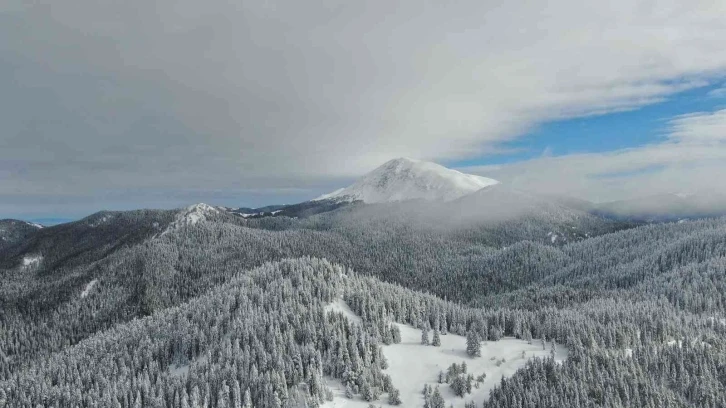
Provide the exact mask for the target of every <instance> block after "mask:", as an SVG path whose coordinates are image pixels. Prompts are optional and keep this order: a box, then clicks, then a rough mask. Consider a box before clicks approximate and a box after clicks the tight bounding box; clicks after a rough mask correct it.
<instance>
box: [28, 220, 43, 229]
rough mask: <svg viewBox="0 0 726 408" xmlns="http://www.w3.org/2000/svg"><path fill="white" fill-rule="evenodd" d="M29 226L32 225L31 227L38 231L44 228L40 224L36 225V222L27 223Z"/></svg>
mask: <svg viewBox="0 0 726 408" xmlns="http://www.w3.org/2000/svg"><path fill="white" fill-rule="evenodd" d="M27 224H28V225H30V226H31V227H35V228H37V229H41V228H43V226H42V225H40V224H38V223H35V222H29V223H27Z"/></svg>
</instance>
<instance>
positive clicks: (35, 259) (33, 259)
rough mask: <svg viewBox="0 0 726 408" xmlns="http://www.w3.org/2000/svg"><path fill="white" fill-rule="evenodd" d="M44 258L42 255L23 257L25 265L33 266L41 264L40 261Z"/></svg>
mask: <svg viewBox="0 0 726 408" xmlns="http://www.w3.org/2000/svg"><path fill="white" fill-rule="evenodd" d="M42 260H43V257H42V256H40V255H25V256H24V257H23V266H25V267H28V268H31V267H34V266H38V265H40V261H42Z"/></svg>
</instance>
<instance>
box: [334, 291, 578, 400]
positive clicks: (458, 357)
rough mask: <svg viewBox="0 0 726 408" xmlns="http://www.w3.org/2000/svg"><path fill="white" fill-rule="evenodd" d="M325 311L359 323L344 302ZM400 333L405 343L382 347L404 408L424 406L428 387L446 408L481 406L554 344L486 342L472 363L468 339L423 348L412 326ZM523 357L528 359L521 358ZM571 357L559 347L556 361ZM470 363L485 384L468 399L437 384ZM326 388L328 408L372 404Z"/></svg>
mask: <svg viewBox="0 0 726 408" xmlns="http://www.w3.org/2000/svg"><path fill="white" fill-rule="evenodd" d="M326 310H334V311H340V312H343V313H344V314H345V315H346V316H348V317H349V318H351V320H352V321H354V322H360V318H359V317H358V316H356V315H355V314H354V313H353V311H352V310H350V308H349V307H348V306H347V305H346V304H345V302H343V301H342V300H337V301H335V302H333V303H332V304H330V305H328V307H327V308H326ZM398 326H399V328H400V329H401V343H399V344H392V345H389V346H383V354H384V355H385V356H386V358H387V359H388V363H389V367H388V369H386V370H385V372H386V373H388V374H389V375H390V376H391V379H392V380H393V385H394V386H395V387H396V388H398V389H399V390H400V391H401V400H402V401H403V404H402V405H401V406H403V407H422V406H423V403H424V400H423V394H422V390H423V387H424V384H429V385H431V386H433V387H434V388H436V386H438V387H439V391H440V392H441V395H442V396H443V397H444V399H445V400H446V406H447V407H449V406H451V405H452V404H453V406H454V407H456V408H460V407H463V406H464V403H466V402H468V401H472V400H473V401H475V402H476V403H477V405H481V404H482V402H483V401H484V400H485V399H486V398H487V397H488V396H489V391H490V390H491V389H492V388H494V387H495V386H496V385H497V384H499V383H500V380H501V378H502V377H509V376H511V375H512V374H514V372H515V371H517V370H518V369H519V368H521V367H523V366H524V364H525V363H526V362H527V360H529V359H531V358H533V357H548V356H549V355H550V352H551V351H550V350H551V348H552V343H550V342H547V344H546V346H545V349H544V350H543V348H542V341H541V340H533V341H532V344H528V343H527V342H526V341H524V340H518V339H514V338H503V339H501V340H499V341H489V342H483V343H482V348H481V351H482V355H481V357H477V358H471V357H469V356H468V355H467V354H466V337H462V336H458V335H455V334H451V333H449V334H447V335H445V336H441V346H440V347H434V346H424V345H421V330H418V329H415V328H413V327H411V326H409V325H404V324H398ZM523 353H524V354H523ZM566 358H567V350H566V349H565V347H564V346H562V345H559V344H558V345H556V352H555V360H556V361H563V360H564V359H566ZM462 361H465V362H466V365H467V367H468V369H467V372H468V373H471V374H473V375H474V377H477V376H479V375H480V374H482V373H486V379H485V381H484V382H483V383H481V384H480V386H479V388H478V389H477V388H474V390H473V392H472V393H471V394H469V395H467V396H466V397H464V398H460V397H457V396H456V395H454V393H453V392H452V391H451V389H450V387H449V385H448V384H439V383H438V373H439V371H446V369H447V368H448V367H449V366H450V365H451V364H452V363H456V364H461V362H462ZM326 381H327V382H328V386H329V387H330V389H331V390H332V391H333V395H334V399H333V401H329V402H326V403H325V404H323V407H324V408H358V407H361V408H367V407H368V406H369V405H370V403H369V402H366V401H364V400H362V399H360V398H358V397H356V399H354V400H350V399H348V398H346V397H345V389H344V388H343V387H342V385H341V384H340V382H338V381H335V380H333V379H327V380H326ZM374 405H375V406H376V407H378V406H387V405H388V400H387V396H386V394H384V395H383V396H382V397H381V399H380V400H378V401H375V403H374Z"/></svg>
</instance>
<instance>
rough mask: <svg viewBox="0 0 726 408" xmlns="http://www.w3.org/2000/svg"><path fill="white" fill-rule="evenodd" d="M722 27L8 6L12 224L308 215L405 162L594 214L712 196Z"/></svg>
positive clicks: (634, 15)
mask: <svg viewBox="0 0 726 408" xmlns="http://www.w3.org/2000/svg"><path fill="white" fill-rule="evenodd" d="M152 9H153V10H154V12H153V13H148V11H149V10H152ZM724 14H726V4H718V3H713V4H711V3H706V2H688V3H684V4H672V5H669V6H664V5H662V4H658V3H657V2H653V3H644V4H640V5H639V6H638V7H634V6H633V5H631V4H630V3H628V2H625V1H622V2H620V3H618V4H617V5H614V6H613V5H602V4H600V5H587V6H585V5H582V4H580V3H579V2H574V1H558V2H554V3H550V4H540V5H532V4H529V3H526V2H509V3H506V4H503V5H500V4H495V3H493V2H474V1H464V2H461V3H456V4H453V3H451V4H449V3H447V4H435V3H420V2H414V1H409V0H403V1H401V2H399V3H397V6H396V7H389V5H386V6H379V5H375V4H367V5H363V4H345V5H334V4H329V3H325V2H313V3H310V4H306V5H305V6H302V5H299V4H296V3H294V2H286V1H268V2H264V4H262V3H260V4H258V3H256V2H242V3H240V4H237V5H232V4H225V3H212V4H207V5H204V6H203V7H202V6H200V5H198V4H196V3H194V2H188V1H182V2H181V3H174V4H173V6H172V4H170V3H166V2H165V1H164V0H156V1H154V2H151V3H149V2H142V1H140V0H132V1H129V2H124V3H122V4H114V5H112V6H110V7H101V6H98V5H87V4H84V3H83V2H76V1H73V2H70V3H66V4H63V5H55V4H50V5H45V6H41V5H31V4H24V3H23V2H20V1H11V2H10V3H8V4H5V5H2V6H0V19H2V21H6V22H7V23H8V24H0V49H1V50H2V51H3V55H4V62H5V63H4V64H3V65H2V67H0V72H2V73H3V74H4V75H2V76H0V87H2V89H3V90H4V92H3V93H2V95H1V96H0V105H2V106H3V109H2V110H0V120H2V122H3V124H4V129H3V132H2V133H1V134H0V175H1V176H0V198H1V200H0V214H1V215H2V216H3V217H11V218H17V219H28V220H38V219H48V218H54V219H79V218H81V217H82V216H84V215H88V214H92V213H94V212H97V211H99V210H101V209H104V208H105V209H109V210H129V209H138V208H181V207H186V206H188V205H190V204H192V203H197V202H208V203H212V204H214V205H222V206H232V207H239V206H250V207H260V206H264V205H270V204H275V203H298V202H302V201H306V200H309V199H312V198H315V197H318V196H320V195H321V194H324V193H328V192H331V191H334V190H336V189H337V188H340V187H344V186H347V185H350V184H352V182H353V181H354V180H356V179H357V178H358V177H360V176H361V175H363V174H365V173H367V172H368V171H370V170H372V169H373V168H375V167H376V166H378V165H379V164H381V163H383V162H385V161H387V160H390V159H392V158H395V157H416V158H418V159H421V160H426V161H432V162H435V163H439V164H441V165H443V166H445V167H448V168H453V169H457V170H460V171H462V172H465V173H470V174H476V175H481V176H485V177H491V178H493V179H496V180H499V181H501V182H502V183H505V184H507V185H510V186H512V187H514V188H517V189H520V190H522V191H527V192H531V193H536V194H549V193H551V194H554V195H562V196H568V197H572V198H576V199H582V200H587V201H590V202H594V203H603V202H611V201H618V200H627V199H633V198H637V197H648V196H652V195H657V194H665V193H676V194H678V193H684V194H687V193H696V192H699V191H709V190H713V181H712V180H719V179H722V178H724V177H726V51H724V49H723V47H722V44H721V43H722V41H720V38H723V36H724V35H726V22H724V21H723V19H721V18H719V17H720V16H722V15H724ZM97 22H98V23H97ZM545 34H546V35H545Z"/></svg>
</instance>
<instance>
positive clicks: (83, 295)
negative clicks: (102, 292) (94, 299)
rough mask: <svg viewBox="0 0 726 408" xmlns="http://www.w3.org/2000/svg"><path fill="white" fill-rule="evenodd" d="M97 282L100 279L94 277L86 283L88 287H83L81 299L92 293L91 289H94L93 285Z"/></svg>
mask: <svg viewBox="0 0 726 408" xmlns="http://www.w3.org/2000/svg"><path fill="white" fill-rule="evenodd" d="M96 282H98V279H94V280H92V281H90V282H88V283H87V284H86V287H85V288H83V292H81V299H83V298H84V297H86V296H88V294H89V293H91V289H93V286H94V285H96Z"/></svg>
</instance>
